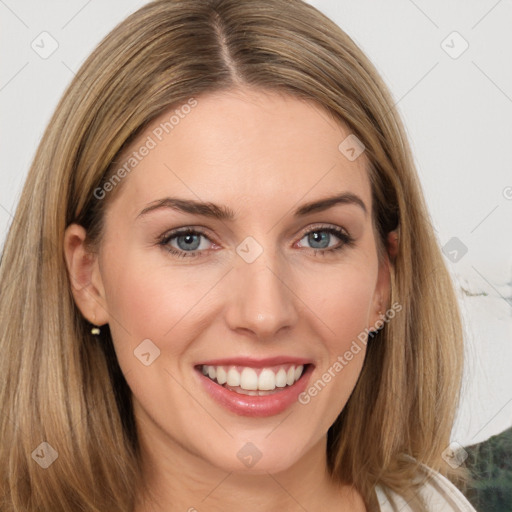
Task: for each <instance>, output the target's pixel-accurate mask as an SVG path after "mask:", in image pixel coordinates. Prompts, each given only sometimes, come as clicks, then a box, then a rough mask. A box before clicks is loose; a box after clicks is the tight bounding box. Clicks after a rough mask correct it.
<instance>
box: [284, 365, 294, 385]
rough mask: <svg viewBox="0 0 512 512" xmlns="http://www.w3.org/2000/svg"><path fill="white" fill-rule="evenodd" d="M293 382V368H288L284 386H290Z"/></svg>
mask: <svg viewBox="0 0 512 512" xmlns="http://www.w3.org/2000/svg"><path fill="white" fill-rule="evenodd" d="M294 382H295V366H290V368H288V373H287V374H286V384H288V386H291V385H292V384H293V383H294Z"/></svg>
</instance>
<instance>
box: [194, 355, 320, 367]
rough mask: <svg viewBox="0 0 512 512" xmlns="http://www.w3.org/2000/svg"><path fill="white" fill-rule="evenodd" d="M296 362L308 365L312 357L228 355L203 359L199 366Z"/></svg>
mask: <svg viewBox="0 0 512 512" xmlns="http://www.w3.org/2000/svg"><path fill="white" fill-rule="evenodd" d="M287 363H288V364H290V363H291V364H296V365H301V364H302V365H306V364H311V363H312V361H311V360H310V359H306V358H304V357H293V356H276V357H267V358H265V359H256V358H253V357H226V358H222V359H210V360H208V361H203V362H201V363H199V364H198V365H197V366H203V365H206V366H248V367H250V368H266V367H269V366H277V365H279V364H287Z"/></svg>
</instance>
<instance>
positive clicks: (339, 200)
mask: <svg viewBox="0 0 512 512" xmlns="http://www.w3.org/2000/svg"><path fill="white" fill-rule="evenodd" d="M338 204H351V205H356V206H359V207H360V208H361V209H362V210H363V212H364V213H365V215H367V214H368V209H367V208H366V205H365V203H364V201H363V200H362V199H361V198H360V197H359V196H357V195H355V194H353V193H351V192H344V193H342V194H338V195H335V196H329V197H325V198H323V199H319V200H317V201H312V202H310V203H306V204H304V205H302V206H300V207H299V208H297V209H296V210H295V211H294V212H293V215H294V217H303V216H306V215H308V214H310V213H316V212H322V211H325V210H328V209H329V208H332V207H333V206H336V205H338ZM162 208H170V209H172V210H176V211H179V212H185V213H191V214H194V215H202V216H205V217H210V218H213V219H218V220H223V221H224V220H225V221H233V220H234V219H235V217H236V214H235V212H234V211H233V210H232V209H231V208H229V207H227V206H219V205H216V204H214V203H204V202H201V201H195V200H193V199H179V198H177V197H165V198H163V199H158V200H157V201H153V202H152V203H150V204H149V205H148V206H147V207H146V208H144V209H143V210H142V211H141V212H140V213H139V214H138V215H137V218H139V217H143V216H144V215H146V214H148V213H150V212H153V211H155V210H159V209H162Z"/></svg>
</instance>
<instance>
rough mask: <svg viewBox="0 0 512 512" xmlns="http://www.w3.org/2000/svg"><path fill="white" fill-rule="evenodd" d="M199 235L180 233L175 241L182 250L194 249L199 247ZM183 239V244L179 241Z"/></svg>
mask: <svg viewBox="0 0 512 512" xmlns="http://www.w3.org/2000/svg"><path fill="white" fill-rule="evenodd" d="M200 236H201V235H194V234H191V233H189V234H187V235H182V236H179V237H178V238H177V239H176V242H177V244H178V247H179V248H180V249H182V250H184V251H191V250H195V249H197V248H198V247H199V245H200ZM183 241H185V245H182V244H181V243H180V242H183Z"/></svg>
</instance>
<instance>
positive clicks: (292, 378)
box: [195, 363, 310, 396]
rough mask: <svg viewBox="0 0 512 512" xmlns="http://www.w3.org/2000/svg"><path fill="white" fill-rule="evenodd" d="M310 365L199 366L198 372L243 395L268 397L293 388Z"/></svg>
mask: <svg viewBox="0 0 512 512" xmlns="http://www.w3.org/2000/svg"><path fill="white" fill-rule="evenodd" d="M308 366H310V364H293V363H288V364H279V365H275V366H269V367H264V368H253V367H249V366H235V365H206V364H202V365H198V366H196V367H195V368H196V370H197V371H200V372H201V373H202V374H203V375H204V376H206V377H207V378H209V379H210V380H212V381H213V382H215V383H216V384H218V385H219V386H222V387H223V388H225V389H228V390H230V391H234V392H235V393H238V394H241V395H249V396H267V395H272V394H276V393H280V392H282V391H284V390H285V389H287V388H289V387H291V386H293V385H294V384H295V383H296V382H297V381H299V380H300V379H301V377H302V376H303V375H304V373H305V372H306V369H307V367H308Z"/></svg>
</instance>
